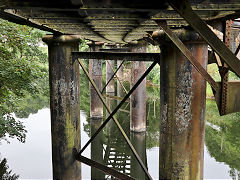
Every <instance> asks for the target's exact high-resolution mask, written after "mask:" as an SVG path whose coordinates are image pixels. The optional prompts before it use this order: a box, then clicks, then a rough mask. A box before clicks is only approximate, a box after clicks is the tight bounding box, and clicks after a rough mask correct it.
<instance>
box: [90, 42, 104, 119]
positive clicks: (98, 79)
mask: <svg viewBox="0 0 240 180" xmlns="http://www.w3.org/2000/svg"><path fill="white" fill-rule="evenodd" d="M102 45H103V43H91V44H89V48H90V51H92V52H95V51H98V50H99V49H100V48H101V47H102ZM89 74H90V75H91V77H92V78H93V80H94V82H95V83H96V85H97V87H98V88H99V89H102V61H101V60H98V59H90V60H89ZM89 88H90V117H92V118H102V117H103V105H102V102H101V100H100V98H99V97H98V95H97V93H96V91H95V90H94V88H93V87H92V85H91V84H90V83H89Z"/></svg>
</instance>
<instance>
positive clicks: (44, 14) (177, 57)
mask: <svg viewBox="0 0 240 180" xmlns="http://www.w3.org/2000/svg"><path fill="white" fill-rule="evenodd" d="M239 16H240V0H190V1H187V0H177V1H175V0H163V1H153V0H149V1H146V0H145V1H143V0H132V1H129V0H121V1H119V0H58V1H57V0H52V1H51V0H41V1H32V0H3V1H1V2H0V18H3V19H6V20H9V21H12V22H15V23H18V24H22V25H28V26H32V27H35V28H38V29H41V30H45V31H48V32H51V33H53V36H52V35H50V36H46V37H45V38H44V41H45V42H46V43H47V44H48V47H49V65H50V96H51V99H50V100H51V105H50V106H51V121H52V149H53V175H54V179H81V172H80V171H79V170H80V169H81V167H80V164H79V163H78V162H76V161H75V160H79V161H81V162H83V163H85V164H88V165H90V166H93V167H95V168H97V169H100V170H102V171H104V172H106V173H108V174H110V175H113V176H115V177H118V178H119V179H132V178H130V177H129V176H127V175H125V174H122V173H119V172H117V171H116V170H114V169H111V168H108V167H106V166H104V165H102V164H100V163H98V162H95V161H92V160H91V159H88V158H86V157H83V156H82V155H81V153H82V152H83V151H84V150H85V149H86V147H87V146H88V145H89V144H90V143H92V141H93V139H94V138H95V137H96V136H97V135H98V134H99V133H100V131H101V130H102V129H103V128H104V126H105V125H106V124H107V123H108V122H109V121H110V120H113V121H114V122H115V124H116V125H117V127H118V129H119V131H120V132H121V134H122V135H123V137H124V139H125V140H126V142H127V145H128V146H129V148H130V150H131V151H132V153H133V154H134V156H135V158H136V159H137V161H138V163H139V165H140V166H141V168H142V170H143V172H144V173H145V174H146V176H147V177H148V179H152V178H151V176H150V174H149V173H148V170H147V168H146V166H145V164H144V162H143V161H142V160H141V158H140V156H139V155H138V153H137V151H136V150H135V148H134V146H133V145H132V144H131V142H130V140H129V138H128V137H127V135H126V134H125V132H124V131H123V129H122V127H121V125H120V123H119V122H118V120H117V119H116V118H115V116H114V115H115V113H116V112H117V111H118V110H120V108H121V106H122V105H123V103H124V102H125V101H127V100H128V99H129V97H130V95H132V93H133V92H134V91H135V90H136V89H137V88H138V86H139V85H140V84H141V83H142V82H143V80H144V79H145V78H146V76H147V74H148V73H149V72H150V71H151V70H152V69H153V67H154V66H155V65H156V64H159V65H161V70H160V71H161V92H160V94H161V95H160V96H161V103H160V104H161V110H160V111H161V112H160V113H161V117H160V122H161V127H160V137H159V138H160V164H159V169H160V171H159V172H160V179H161V178H162V179H172V177H175V179H199V180H200V179H203V177H202V174H203V171H202V170H203V147H204V143H203V140H204V122H205V100H206V94H205V93H206V91H205V90H206V84H205V82H206V81H207V82H209V84H210V85H211V87H212V89H213V91H214V93H215V98H216V102H217V104H218V107H219V111H220V114H221V115H224V114H227V113H232V112H237V111H240V105H239V98H238V99H237V98H235V97H240V95H239V94H240V91H239V86H240V85H239V84H240V83H239V82H229V81H228V71H229V70H231V71H233V72H235V73H236V75H238V76H239V77H240V68H239V67H240V61H239V59H238V58H237V57H236V54H237V52H238V51H239V49H240V46H239V47H238V48H236V49H237V50H236V52H235V53H233V50H232V49H231V48H230V40H229V39H230V35H229V34H230V33H229V32H230V31H232V30H234V29H235V30H236V29H238V28H239V27H240V25H238V20H236V19H237V18H238V17H239ZM228 20H236V21H234V23H233V24H232V23H231V22H233V21H228ZM226 21H227V23H226ZM206 23H208V24H209V25H211V26H215V27H216V24H217V25H218V26H219V24H220V26H221V27H222V28H221V30H220V29H219V30H220V31H221V32H223V37H224V40H223V41H222V40H220V39H219V38H218V37H217V36H216V35H215V34H214V32H213V31H212V30H211V29H210V28H209V26H207V24H206ZM239 24H240V23H239ZM229 27H231V28H229ZM183 29H184V30H183ZM193 30H195V31H196V32H197V33H196V32H194V31H193ZM0 33H1V32H0ZM65 35H66V36H65ZM74 35H76V36H74ZM79 38H84V39H87V40H91V41H94V42H93V43H92V50H91V52H78V45H79V44H78V43H79ZM138 40H146V41H148V42H150V43H152V44H156V45H160V48H161V55H160V54H159V53H145V52H142V53H139V51H138V52H136V53H135V52H131V53H127V52H125V51H122V52H114V51H113V49H108V50H109V52H108V51H106V50H105V51H102V52H94V51H97V49H100V45H102V44H103V42H106V43H109V44H108V45H113V46H114V45H116V44H121V45H123V44H128V45H132V46H137V42H135V41H138ZM139 44H140V45H141V43H139ZM139 44H138V45H139ZM208 45H209V46H208ZM97 46H99V47H98V48H97ZM142 46H143V45H142ZM116 47H117V46H116ZM118 47H120V46H118ZM209 47H211V48H209ZM119 49H120V48H119ZM209 49H211V52H210V54H212V55H213V56H214V58H212V59H208V58H207V56H208V50H209ZM190 50H191V52H190ZM111 51H112V52H111ZM120 51H121V49H120ZM81 58H86V59H94V62H95V63H94V64H97V66H96V67H95V66H94V65H92V69H93V70H91V68H89V72H88V70H87V68H85V67H84V64H83V63H82V62H81V60H79V59H81ZM102 59H104V60H123V62H124V61H153V63H152V64H151V65H150V66H149V67H148V69H147V70H146V71H145V72H144V73H143V74H142V75H141V76H140V77H139V79H138V80H136V79H134V82H135V84H134V85H133V87H131V89H130V90H129V92H126V96H125V97H124V98H123V99H122V100H121V102H120V103H119V104H118V106H117V107H116V108H115V109H114V110H113V111H111V109H110V108H109V107H108V105H107V103H106V102H105V99H104V97H103V94H102V93H103V92H101V88H102V84H101V83H102V69H101V68H102V67H101V66H102V65H101V63H98V62H99V61H98V60H102ZM95 60H96V61H95ZM207 60H210V61H212V62H215V63H216V62H218V66H219V71H220V74H221V78H222V79H221V80H222V81H221V82H220V83H216V82H215V81H214V80H213V78H212V77H211V76H210V75H209V74H208V73H207V71H206V66H207ZM92 62H93V61H91V63H92ZM77 63H79V64H77ZM79 65H80V66H81V67H82V69H83V71H84V73H85V74H86V75H87V77H88V79H89V81H90V83H91V87H92V91H91V92H93V93H95V95H94V97H97V96H98V97H99V100H100V101H99V102H100V104H101V108H99V109H100V111H99V112H101V113H100V114H101V116H102V108H103V107H102V104H103V105H104V106H105V108H106V110H107V113H108V114H109V116H108V118H107V119H106V120H105V121H104V122H103V123H102V124H101V123H100V124H99V127H98V129H97V130H96V132H95V133H94V134H93V135H92V137H91V139H90V140H89V141H88V142H87V143H86V144H85V146H84V147H83V148H82V149H81V145H80V125H79V124H80V123H79V121H80V117H79V116H80V114H79V112H80V107H79V105H80V103H79V102H80V99H79ZM94 68H96V69H97V70H99V71H97V70H96V69H94ZM139 69H140V68H139ZM137 70H138V69H137ZM91 73H92V74H94V73H95V76H96V77H93V76H92V75H91ZM115 73H117V72H115ZM112 77H114V75H112ZM94 78H98V79H100V80H99V81H97V83H95V82H96V79H94ZM110 79H111V78H110ZM205 80H206V81H205ZM109 82H110V81H109ZM106 86H107V85H106ZM104 88H105V87H104ZM106 89H107V88H106ZM106 92H107V91H106ZM232 94H233V95H232ZM95 100H97V98H96V99H95ZM141 103H142V102H141ZM144 106H145V105H144ZM95 108H96V107H95ZM141 109H142V108H141ZM69 137H71V138H69ZM80 149H81V150H80ZM79 150H80V151H79ZM95 154H96V153H95ZM100 156H101V154H100ZM168 158H169V159H168ZM186 162H187V163H186ZM176 172H177V173H176ZM180 177H183V178H180ZM186 177H188V178H186ZM173 179H174V178H173Z"/></svg>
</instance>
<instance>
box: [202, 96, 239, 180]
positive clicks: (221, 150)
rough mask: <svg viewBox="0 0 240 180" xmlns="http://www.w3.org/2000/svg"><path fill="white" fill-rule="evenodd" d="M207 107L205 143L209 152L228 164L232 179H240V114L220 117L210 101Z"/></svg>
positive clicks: (219, 160)
mask: <svg viewBox="0 0 240 180" xmlns="http://www.w3.org/2000/svg"><path fill="white" fill-rule="evenodd" d="M208 109H209V111H208V114H207V120H208V122H209V123H208V125H207V126H206V129H205V130H206V134H205V144H206V146H207V148H208V151H209V154H210V155H211V156H212V157H214V158H215V159H216V161H218V162H224V163H225V164H227V165H229V167H230V168H231V169H230V170H229V175H230V176H231V178H232V179H240V148H239V147H240V114H239V113H235V114H230V115H227V116H223V117H220V116H218V115H217V108H216V105H215V104H214V102H212V101H208Z"/></svg>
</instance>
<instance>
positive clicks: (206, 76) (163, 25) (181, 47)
mask: <svg viewBox="0 0 240 180" xmlns="http://www.w3.org/2000/svg"><path fill="white" fill-rule="evenodd" d="M157 24H158V25H159V26H160V27H161V29H162V30H163V31H164V32H165V33H166V35H167V36H168V37H169V38H170V39H171V41H172V42H173V43H174V44H175V45H176V46H177V47H178V48H179V50H180V51H181V52H182V53H183V54H184V56H186V57H187V58H188V60H189V61H190V62H191V63H192V65H193V66H194V67H195V68H196V70H197V71H198V72H199V73H200V74H201V75H202V76H203V77H204V79H205V80H206V81H207V82H208V83H209V84H210V85H211V86H212V88H213V89H214V90H215V91H216V92H217V91H219V87H218V85H217V84H216V82H215V81H214V80H213V78H212V77H211V76H210V75H209V74H208V73H207V71H206V70H205V69H204V68H203V67H202V66H201V64H200V63H199V62H198V60H197V59H196V58H195V57H194V56H193V55H192V53H191V52H190V51H189V50H188V48H186V46H185V45H184V44H183V43H182V41H181V40H180V39H179V38H178V37H177V36H176V35H175V34H174V33H173V32H172V31H171V30H170V28H169V27H168V26H167V24H166V22H164V21H157ZM214 36H215V34H214Z"/></svg>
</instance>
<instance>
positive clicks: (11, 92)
mask: <svg viewBox="0 0 240 180" xmlns="http://www.w3.org/2000/svg"><path fill="white" fill-rule="evenodd" d="M42 35H43V34H42V33H41V32H40V31H38V30H35V29H32V28H29V27H27V26H20V25H16V24H13V23H10V22H8V21H5V20H2V19H0V54H1V56H0V99H1V102H0V137H2V138H3V137H5V136H6V135H7V134H8V135H9V136H10V137H16V138H17V139H18V140H20V141H21V142H24V140H25V132H26V131H25V130H24V126H23V125H22V123H20V122H19V121H17V120H15V118H14V117H13V116H12V114H11V113H12V112H15V111H16V112H19V111H20V109H21V108H20V105H21V103H22V102H23V98H24V97H26V96H28V97H30V96H35V97H36V96H37V95H38V94H47V93H48V87H47V86H46V79H48V68H47V65H46V62H47V61H46V59H47V55H46V54H45V53H43V52H42V50H41V49H40V48H39V46H40V44H39V40H40V39H41V37H42ZM43 84H44V85H43ZM40 85H43V86H40ZM22 117H23V116H22Z"/></svg>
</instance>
